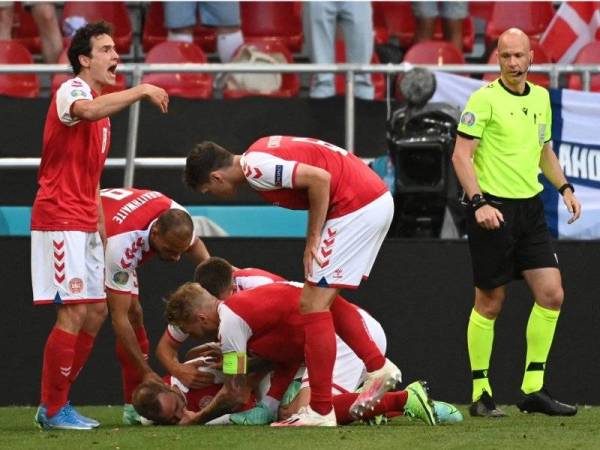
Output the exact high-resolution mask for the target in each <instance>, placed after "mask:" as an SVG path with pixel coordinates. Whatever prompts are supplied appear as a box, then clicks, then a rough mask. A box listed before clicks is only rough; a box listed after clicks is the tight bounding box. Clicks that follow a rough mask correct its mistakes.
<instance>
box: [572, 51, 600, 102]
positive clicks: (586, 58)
mask: <svg viewBox="0 0 600 450" xmlns="http://www.w3.org/2000/svg"><path fill="white" fill-rule="evenodd" d="M574 63H575V64H600V42H599V41H594V42H590V43H589V44H587V45H585V46H584V47H583V48H582V49H581V50H579V53H577V57H576V58H575V62H574ZM582 85H583V83H582V80H581V76H580V75H579V74H574V75H569V84H568V87H569V89H577V90H580V89H582ZM590 90H591V91H593V92H600V75H592V79H591V84H590Z"/></svg>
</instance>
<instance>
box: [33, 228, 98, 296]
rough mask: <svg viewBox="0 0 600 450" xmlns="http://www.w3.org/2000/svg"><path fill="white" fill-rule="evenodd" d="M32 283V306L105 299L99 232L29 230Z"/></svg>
mask: <svg viewBox="0 0 600 450" xmlns="http://www.w3.org/2000/svg"><path fill="white" fill-rule="evenodd" d="M31 283H32V286H33V303H34V304H35V305H44V304H52V303H53V304H57V305H62V304H71V303H94V302H103V301H106V294H105V293H104V247H103V246H102V241H101V240H100V234H99V233H97V232H96V233H85V232H83V231H32V232H31Z"/></svg>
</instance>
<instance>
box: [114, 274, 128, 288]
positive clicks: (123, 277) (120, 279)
mask: <svg viewBox="0 0 600 450" xmlns="http://www.w3.org/2000/svg"><path fill="white" fill-rule="evenodd" d="M113 281H114V282H115V283H117V284H120V285H121V286H123V285H125V284H127V282H128V281H129V274H128V273H127V272H117V273H115V274H114V275H113Z"/></svg>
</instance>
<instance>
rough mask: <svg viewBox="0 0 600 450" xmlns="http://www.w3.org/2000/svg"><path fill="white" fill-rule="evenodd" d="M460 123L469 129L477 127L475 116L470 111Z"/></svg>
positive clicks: (461, 118)
mask: <svg viewBox="0 0 600 450" xmlns="http://www.w3.org/2000/svg"><path fill="white" fill-rule="evenodd" d="M460 123H462V124H463V125H466V126H468V127H472V126H473V125H475V114H473V113H472V112H468V111H467V112H465V113H463V115H462V116H461V117H460Z"/></svg>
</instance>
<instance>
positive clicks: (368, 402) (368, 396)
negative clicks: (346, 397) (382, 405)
mask: <svg viewBox="0 0 600 450" xmlns="http://www.w3.org/2000/svg"><path fill="white" fill-rule="evenodd" d="M401 381H402V372H400V369H398V367H396V365H395V364H394V363H393V362H391V361H390V360H389V359H386V360H385V364H384V365H383V367H381V369H377V370H375V371H374V372H368V373H367V379H366V380H365V382H364V384H363V387H362V389H361V393H360V395H359V396H358V398H357V399H356V400H355V401H354V403H353V404H352V406H351V407H350V414H351V415H352V417H354V418H355V419H361V418H362V416H363V415H364V413H365V411H367V410H372V409H373V408H375V405H376V404H377V403H379V401H380V400H381V397H383V394H385V393H386V392H387V391H389V390H391V389H394V387H395V386H396V384H397V383H399V382H401Z"/></svg>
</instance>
